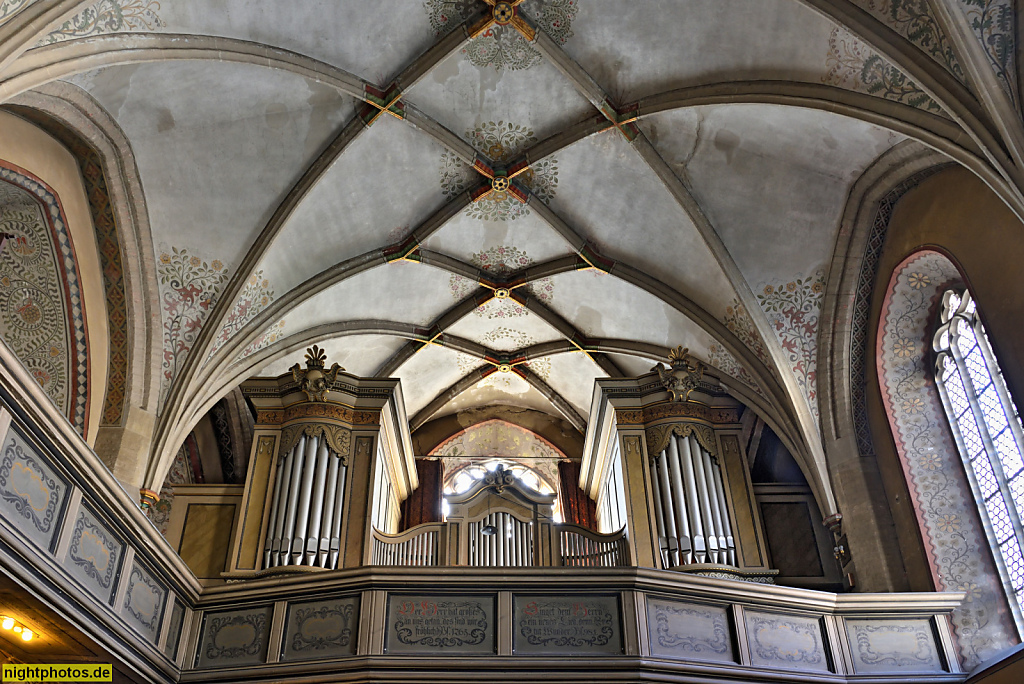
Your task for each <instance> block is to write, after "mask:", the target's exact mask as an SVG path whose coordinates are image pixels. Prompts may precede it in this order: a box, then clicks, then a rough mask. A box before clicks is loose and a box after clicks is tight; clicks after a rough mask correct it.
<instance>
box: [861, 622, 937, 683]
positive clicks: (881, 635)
mask: <svg viewBox="0 0 1024 684" xmlns="http://www.w3.org/2000/svg"><path fill="white" fill-rule="evenodd" d="M846 631H847V634H849V636H850V651H851V653H852V654H853V667H854V670H855V671H856V672H857V673H858V674H859V673H862V672H863V673H879V672H943V671H944V670H943V667H942V660H941V658H940V657H939V651H938V647H937V646H936V644H935V631H934V630H933V629H932V623H931V620H928V619H920V620H846Z"/></svg>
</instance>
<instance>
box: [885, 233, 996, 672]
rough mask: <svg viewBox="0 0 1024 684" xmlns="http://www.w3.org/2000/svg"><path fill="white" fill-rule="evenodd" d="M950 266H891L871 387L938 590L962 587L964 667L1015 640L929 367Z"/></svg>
mask: <svg viewBox="0 0 1024 684" xmlns="http://www.w3.org/2000/svg"><path fill="white" fill-rule="evenodd" d="M959 280H960V275H959V273H958V272H957V270H956V267H954V266H953V264H952V263H950V261H949V260H948V259H947V258H946V257H945V256H943V255H941V254H939V253H937V252H930V251H923V252H919V253H917V254H915V255H912V256H910V257H908V258H907V259H906V260H905V261H904V262H903V263H902V264H900V265H899V266H898V267H897V268H896V269H895V271H894V273H893V276H892V278H891V280H890V281H889V285H888V287H887V289H886V293H885V300H884V302H883V304H882V312H881V316H880V319H879V331H878V340H877V345H878V346H877V349H876V354H877V356H876V358H878V365H877V369H878V383H879V386H880V388H881V391H882V402H883V404H884V405H885V408H886V413H887V415H888V417H889V423H890V426H891V428H892V435H893V440H894V442H895V444H896V451H897V453H898V454H899V457H900V462H901V464H902V466H903V470H904V473H905V475H906V478H907V485H908V488H909V490H910V497H911V500H912V502H913V505H914V512H915V514H916V515H917V519H918V524H919V525H920V528H921V533H922V535H921V536H922V540H923V541H924V545H925V551H926V553H927V554H928V561H929V564H930V566H931V570H932V576H933V578H934V580H935V584H936V589H937V590H938V591H944V590H949V591H963V592H965V593H966V594H967V598H966V600H965V602H964V604H963V605H962V606H960V608H958V609H956V610H954V611H953V614H952V622H953V629H954V630H955V632H956V634H957V640H958V643H959V647H960V654H961V659H962V662H963V665H964V668H965V669H966V670H967V671H970V670H971V669H973V668H974V667H975V666H977V665H978V664H979V663H981V662H983V661H984V660H986V659H987V658H989V657H990V656H993V655H995V654H996V653H997V652H999V651H1000V650H1002V649H1003V648H1006V647H1008V646H1009V645H1010V644H1011V643H1015V642H1016V636H1015V634H1016V630H1015V629H1014V627H1013V624H1012V622H1011V620H1010V617H1009V613H1008V608H1007V604H1006V597H1005V595H1004V594H1003V590H1002V584H1001V582H1000V581H999V576H998V574H997V572H996V569H995V565H994V563H993V560H992V554H991V550H990V549H989V546H988V541H987V540H986V538H985V534H984V530H983V528H982V525H981V520H980V518H979V516H978V512H977V509H976V508H975V506H974V502H973V494H972V493H971V488H970V484H969V483H968V481H967V476H966V474H965V472H964V467H963V463H962V461H961V459H960V454H959V451H958V450H957V447H956V443H955V442H954V441H953V435H952V433H951V432H950V430H949V425H948V423H947V422H946V418H945V414H944V412H943V408H942V401H941V398H940V397H939V393H938V388H937V387H936V386H935V380H934V377H933V374H932V368H931V364H930V361H929V359H930V351H929V350H930V348H931V333H932V332H933V330H934V327H935V322H936V320H937V316H938V313H937V312H938V301H939V299H940V297H941V295H942V293H943V292H944V291H945V288H946V285H947V284H949V283H950V282H958V281H959Z"/></svg>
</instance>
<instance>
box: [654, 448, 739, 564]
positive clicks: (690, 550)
mask: <svg viewBox="0 0 1024 684" xmlns="http://www.w3.org/2000/svg"><path fill="white" fill-rule="evenodd" d="M651 471H652V472H651V488H652V490H653V499H654V510H655V518H656V522H657V528H658V541H659V547H660V550H661V561H662V564H663V565H664V566H665V567H674V566H677V565H688V564H690V563H715V564H720V565H733V566H735V565H736V544H735V540H734V539H733V535H732V524H731V523H730V521H729V518H730V514H729V506H728V502H727V500H726V492H725V483H724V481H723V480H722V469H721V467H720V466H719V464H718V459H717V458H716V457H714V456H712V455H711V452H710V451H708V449H706V448H705V447H704V445H702V444H701V443H700V441H698V439H697V438H696V437H695V436H694V435H693V434H692V432H691V434H687V435H678V434H670V435H669V439H668V444H667V446H666V448H665V449H663V450H661V451H660V452H658V453H656V454H654V455H653V456H651Z"/></svg>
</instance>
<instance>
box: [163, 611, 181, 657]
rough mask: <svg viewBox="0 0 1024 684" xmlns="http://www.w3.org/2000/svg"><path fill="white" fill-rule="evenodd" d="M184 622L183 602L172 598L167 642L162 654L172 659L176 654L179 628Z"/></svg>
mask: <svg viewBox="0 0 1024 684" xmlns="http://www.w3.org/2000/svg"><path fill="white" fill-rule="evenodd" d="M184 624H185V604H183V603H182V602H181V601H179V600H178V599H175V600H174V606H173V607H172V608H171V619H170V620H169V621H168V623H167V642H166V643H165V644H164V655H165V656H167V657H168V658H170V659H171V660H174V659H175V658H176V657H177V655H178V643H179V642H180V641H181V628H182V626H183V625H184Z"/></svg>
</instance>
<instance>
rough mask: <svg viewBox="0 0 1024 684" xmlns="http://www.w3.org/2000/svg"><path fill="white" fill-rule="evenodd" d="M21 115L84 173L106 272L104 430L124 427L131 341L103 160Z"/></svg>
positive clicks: (60, 131) (47, 121)
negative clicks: (60, 146) (68, 154)
mask: <svg viewBox="0 0 1024 684" xmlns="http://www.w3.org/2000/svg"><path fill="white" fill-rule="evenodd" d="M17 114H18V116H20V117H22V118H24V119H28V120H29V121H31V122H32V123H34V124H35V125H37V126H39V127H40V128H42V129H43V130H44V131H46V132H47V133H49V134H50V135H51V136H53V137H54V138H56V139H57V140H59V141H60V142H61V143H62V144H63V145H64V146H65V147H67V148H68V150H69V151H70V152H71V154H73V155H74V157H75V160H76V161H77V162H78V168H79V170H80V171H81V172H82V182H83V183H84V184H85V196H86V197H87V198H88V200H89V209H90V214H91V215H92V223H93V228H95V230H96V246H97V247H98V248H99V256H100V269H101V270H102V271H103V294H104V295H105V296H106V301H107V388H106V395H105V396H104V400H103V414H102V416H101V417H100V425H101V426H105V425H113V426H120V425H121V424H122V423H123V421H124V406H125V401H126V399H127V391H128V390H127V383H128V357H129V351H128V348H129V345H130V341H131V340H130V335H129V332H128V322H129V319H128V295H127V293H126V289H125V276H124V266H123V263H122V260H121V239H120V237H119V236H118V232H117V222H116V220H115V218H114V209H113V207H112V205H111V202H110V189H109V188H108V186H107V178H106V174H105V173H104V171H103V161H102V159H101V158H100V155H99V153H98V152H97V151H96V149H95V148H93V147H92V146H91V145H89V144H88V143H87V142H86V141H85V140H83V139H82V138H81V137H80V136H79V135H78V134H77V133H76V132H75V131H72V130H71V129H70V128H68V127H66V126H64V125H63V124H61V123H59V122H58V121H56V120H55V119H51V118H50V117H48V116H47V115H45V114H43V113H42V112H39V111H37V110H35V109H30V108H28V107H20V108H17Z"/></svg>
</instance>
